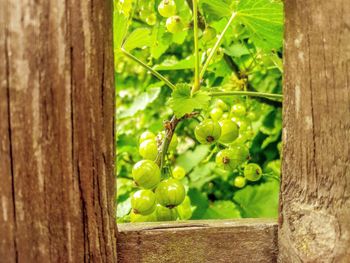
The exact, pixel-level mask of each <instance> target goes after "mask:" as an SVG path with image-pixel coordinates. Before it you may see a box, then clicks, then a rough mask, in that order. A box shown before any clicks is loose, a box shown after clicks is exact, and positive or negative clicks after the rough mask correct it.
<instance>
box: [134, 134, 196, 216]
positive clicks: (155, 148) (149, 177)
mask: <svg viewBox="0 0 350 263" xmlns="http://www.w3.org/2000/svg"><path fill="white" fill-rule="evenodd" d="M139 142H140V146H139V153H140V155H141V156H142V157H143V158H144V159H143V160H141V161H139V162H137V163H136V164H135V165H134V167H133V169H132V176H133V179H134V182H135V184H136V185H137V186H138V187H139V188H140V190H138V191H136V192H135V193H134V194H133V196H132V197H131V207H132V212H131V214H130V221H131V222H145V221H172V220H176V219H177V218H180V219H189V218H191V216H192V210H191V203H190V199H189V198H188V196H186V191H185V187H184V185H183V183H182V182H181V181H180V180H181V179H182V178H183V177H185V175H186V171H185V170H184V168H182V167H181V166H175V167H174V168H173V169H172V172H170V176H169V173H168V174H167V173H163V174H162V171H161V168H160V163H159V162H158V160H159V155H160V154H161V153H162V149H161V148H162V147H163V143H164V142H165V132H161V133H159V134H158V136H155V134H153V133H152V132H150V131H145V132H144V133H142V134H141V136H140V140H139ZM177 144H178V138H177V136H176V134H173V136H172V139H171V141H170V143H169V145H168V150H169V151H174V150H175V149H176V147H177Z"/></svg>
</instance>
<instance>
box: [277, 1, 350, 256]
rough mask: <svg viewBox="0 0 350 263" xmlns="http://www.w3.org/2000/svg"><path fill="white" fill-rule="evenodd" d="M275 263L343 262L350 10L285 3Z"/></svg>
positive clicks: (348, 252) (349, 238)
mask: <svg viewBox="0 0 350 263" xmlns="http://www.w3.org/2000/svg"><path fill="white" fill-rule="evenodd" d="M285 15H286V24H285V56H284V70H285V74H284V97H285V100H284V116H283V123H284V131H283V142H284V149H283V168H282V169H283V170H282V185H281V196H280V204H281V207H280V219H279V222H280V224H279V251H280V253H279V262H337V263H340V262H349V261H350V249H349V247H350V4H349V1H348V0H335V1H321V0H318V1H304V0H287V1H285Z"/></svg>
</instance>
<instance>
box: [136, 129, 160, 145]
mask: <svg viewBox="0 0 350 263" xmlns="http://www.w3.org/2000/svg"><path fill="white" fill-rule="evenodd" d="M155 138H156V136H155V135H154V133H153V132H150V131H145V132H143V133H142V134H141V135H140V139H139V143H142V142H143V141H146V140H151V139H152V140H153V139H155Z"/></svg>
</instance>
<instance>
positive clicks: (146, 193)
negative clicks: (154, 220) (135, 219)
mask: <svg viewBox="0 0 350 263" xmlns="http://www.w3.org/2000/svg"><path fill="white" fill-rule="evenodd" d="M131 207H132V209H133V212H134V213H135V214H141V215H149V214H151V213H152V212H153V211H154V209H155V208H156V196H155V194H154V193H153V192H152V191H151V190H139V191H137V192H135V193H134V194H133V195H132V197H131Z"/></svg>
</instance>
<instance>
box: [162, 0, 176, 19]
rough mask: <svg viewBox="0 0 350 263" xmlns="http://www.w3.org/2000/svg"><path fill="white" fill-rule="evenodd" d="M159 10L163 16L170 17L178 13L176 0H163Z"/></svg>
mask: <svg viewBox="0 0 350 263" xmlns="http://www.w3.org/2000/svg"><path fill="white" fill-rule="evenodd" d="M158 12H159V14H160V15H161V16H163V17H170V16H173V15H175V14H176V3H175V1H174V0H163V1H162V2H160V4H159V6H158Z"/></svg>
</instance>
